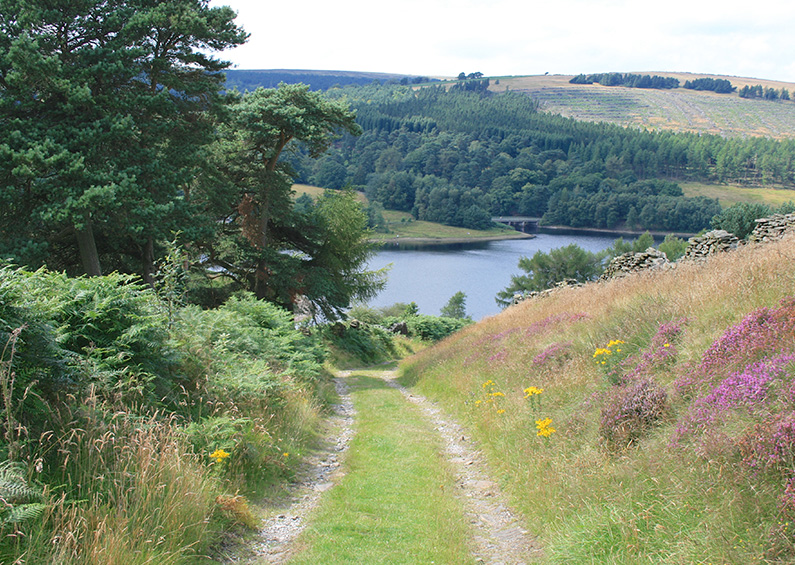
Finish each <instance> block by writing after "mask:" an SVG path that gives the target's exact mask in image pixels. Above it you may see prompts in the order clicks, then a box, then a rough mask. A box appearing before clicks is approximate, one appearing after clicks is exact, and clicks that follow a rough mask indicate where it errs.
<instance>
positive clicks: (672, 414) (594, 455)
mask: <svg viewBox="0 0 795 565" xmlns="http://www.w3.org/2000/svg"><path fill="white" fill-rule="evenodd" d="M794 257H795V237H789V238H785V239H783V240H780V241H777V242H771V243H764V244H751V245H747V246H744V247H741V248H740V249H738V250H735V251H732V252H729V253H724V254H721V255H716V256H713V257H711V258H710V259H709V260H708V261H706V262H704V263H699V262H683V263H679V264H678V265H677V267H676V268H675V269H672V270H669V271H660V272H656V273H646V274H640V275H633V276H629V277H625V278H621V279H614V280H610V281H607V282H600V283H591V284H588V285H585V286H583V287H580V288H567V289H563V290H559V291H556V292H554V293H552V294H551V295H549V296H547V297H545V298H537V299H532V300H528V301H525V302H522V303H520V304H518V305H515V306H513V307H510V308H508V309H507V310H505V311H504V312H503V313H501V314H500V315H497V316H494V317H492V318H488V319H486V320H484V321H482V322H480V323H478V324H475V325H473V326H471V327H469V328H466V329H464V330H462V331H460V332H459V333H457V334H455V335H453V336H452V337H450V338H448V339H447V340H445V341H443V342H441V343H440V344H438V345H437V346H435V347H432V348H429V349H427V350H425V351H423V352H421V353H419V354H417V355H416V356H414V357H412V358H410V359H409V360H408V361H407V362H406V363H404V365H403V377H402V378H403V381H404V382H405V383H406V384H410V385H412V386H414V387H416V390H418V391H419V392H421V393H422V394H425V395H427V396H429V397H431V398H432V399H435V400H437V401H438V402H440V404H441V405H442V406H443V407H444V409H445V410H446V411H448V412H449V413H451V414H453V415H454V416H455V417H457V418H459V419H460V420H461V421H462V423H464V424H465V425H466V426H467V427H469V428H470V429H471V430H472V432H473V433H474V435H475V436H476V438H477V440H478V441H479V442H480V443H481V445H482V447H483V449H484V451H485V452H486V453H487V455H488V458H489V460H490V463H491V465H492V467H493V468H494V469H495V473H496V475H497V476H498V480H499V481H501V483H502V484H503V485H505V486H506V487H507V489H508V491H509V492H510V493H511V496H512V498H513V501H514V503H515V505H516V507H517V508H519V509H520V510H521V512H523V513H524V516H525V520H526V527H527V528H528V529H530V530H531V531H533V532H534V533H537V534H539V536H540V542H541V545H542V546H543V547H544V549H545V555H546V559H548V561H549V562H553V563H554V562H567V563H572V562H609V563H641V562H664V563H701V562H708V561H712V562H725V563H752V562H759V561H765V560H767V561H769V562H780V561H786V562H791V560H792V559H795V552H794V550H793V547H795V537H793V524H795V473H794V467H795V365H794V364H793V359H795V298H793V297H794V296H795V274H794V273H793V270H792V263H791V261H792V258H794Z"/></svg>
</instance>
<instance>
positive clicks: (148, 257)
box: [142, 237, 155, 288]
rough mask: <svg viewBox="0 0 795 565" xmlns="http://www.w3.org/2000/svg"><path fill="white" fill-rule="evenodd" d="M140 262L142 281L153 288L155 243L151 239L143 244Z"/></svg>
mask: <svg viewBox="0 0 795 565" xmlns="http://www.w3.org/2000/svg"><path fill="white" fill-rule="evenodd" d="M142 261H143V275H144V281H145V282H146V284H148V285H149V286H151V287H152V288H155V242H154V240H153V239H152V238H151V237H150V238H147V240H146V244H144V251H143V257H142Z"/></svg>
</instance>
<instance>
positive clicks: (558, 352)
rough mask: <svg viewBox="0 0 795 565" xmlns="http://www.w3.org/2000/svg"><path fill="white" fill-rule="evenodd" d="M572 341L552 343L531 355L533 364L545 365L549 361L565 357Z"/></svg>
mask: <svg viewBox="0 0 795 565" xmlns="http://www.w3.org/2000/svg"><path fill="white" fill-rule="evenodd" d="M571 346H572V343H571V342H570V341H569V342H566V343H553V344H552V345H550V346H549V347H547V348H546V349H544V350H543V351H542V352H541V353H539V354H538V355H536V356H535V357H533V365H535V366H536V367H541V366H543V365H546V364H547V363H548V362H549V361H557V360H559V359H563V358H565V357H566V356H567V355H568V354H569V351H570V350H571Z"/></svg>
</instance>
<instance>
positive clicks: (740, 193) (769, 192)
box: [679, 182, 795, 208]
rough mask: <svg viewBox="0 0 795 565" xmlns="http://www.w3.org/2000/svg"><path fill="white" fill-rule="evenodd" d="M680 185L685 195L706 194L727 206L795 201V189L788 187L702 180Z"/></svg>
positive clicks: (778, 204)
mask: <svg viewBox="0 0 795 565" xmlns="http://www.w3.org/2000/svg"><path fill="white" fill-rule="evenodd" d="M679 185H680V186H681V187H682V190H683V191H684V193H685V196H691V197H692V196H706V197H707V198H717V199H718V201H719V202H720V204H721V206H723V207H724V208H727V207H729V206H731V205H732V204H737V203H738V202H749V203H762V204H768V205H770V206H780V205H782V204H784V203H786V202H790V201H795V190H791V189H786V188H749V187H745V186H737V185H728V184H706V183H700V182H681V183H679Z"/></svg>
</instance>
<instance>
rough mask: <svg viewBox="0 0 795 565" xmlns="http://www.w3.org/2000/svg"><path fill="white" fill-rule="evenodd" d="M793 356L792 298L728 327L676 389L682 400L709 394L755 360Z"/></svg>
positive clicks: (794, 318)
mask: <svg viewBox="0 0 795 565" xmlns="http://www.w3.org/2000/svg"><path fill="white" fill-rule="evenodd" d="M788 353H795V298H792V297H790V298H785V299H784V300H782V301H781V302H780V305H779V307H778V308H760V309H758V310H755V311H753V312H751V313H750V314H748V315H747V316H745V317H744V318H743V319H742V320H741V321H740V322H739V323H738V324H736V325H734V326H732V327H730V328H729V329H728V330H726V331H725V332H724V334H723V335H722V336H721V337H719V338H718V339H717V340H715V342H714V343H713V344H712V345H711V346H710V347H709V348H708V349H707V351H705V352H704V355H703V356H702V358H701V363H700V364H699V365H698V367H697V368H696V370H695V371H693V372H692V373H690V374H688V375H686V376H683V377H682V378H680V379H679V380H678V381H677V383H676V387H677V389H678V391H679V393H680V394H681V395H682V396H684V397H686V398H687V397H698V396H700V395H703V394H705V393H707V392H708V391H710V390H711V389H712V387H713V386H714V385H715V384H716V383H718V382H720V381H721V380H722V379H724V378H725V377H726V376H727V375H728V374H729V373H730V372H732V371H737V370H739V369H740V368H741V367H745V366H747V365H749V364H750V363H752V362H754V361H758V360H760V359H767V358H771V357H774V356H777V355H782V354H788Z"/></svg>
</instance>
